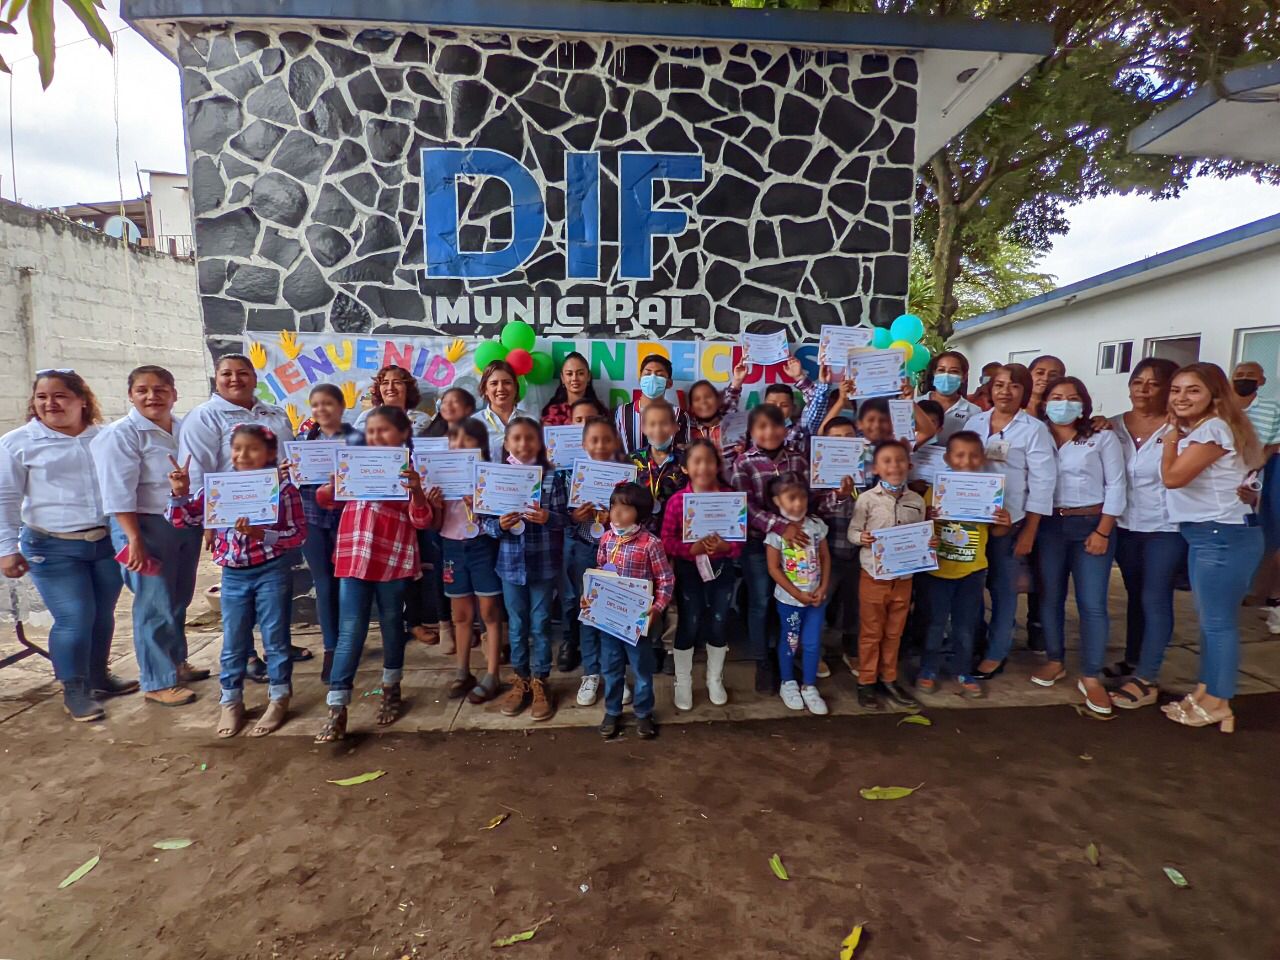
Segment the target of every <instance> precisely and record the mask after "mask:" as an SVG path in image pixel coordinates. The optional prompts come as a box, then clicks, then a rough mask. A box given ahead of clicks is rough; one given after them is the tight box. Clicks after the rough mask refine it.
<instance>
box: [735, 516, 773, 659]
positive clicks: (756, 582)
mask: <svg viewBox="0 0 1280 960" xmlns="http://www.w3.org/2000/svg"><path fill="white" fill-rule="evenodd" d="M742 579H743V581H744V583H745V584H746V588H747V658H748V659H749V660H756V661H763V660H766V659H768V657H769V648H770V647H771V646H773V644H771V643H770V642H769V639H770V638H769V611H770V609H771V608H772V607H773V577H771V576H770V575H769V560H768V554H767V552H766V550H765V546H764V541H763V540H755V539H751V538H748V539H747V543H746V546H744V547H743V548H742Z"/></svg>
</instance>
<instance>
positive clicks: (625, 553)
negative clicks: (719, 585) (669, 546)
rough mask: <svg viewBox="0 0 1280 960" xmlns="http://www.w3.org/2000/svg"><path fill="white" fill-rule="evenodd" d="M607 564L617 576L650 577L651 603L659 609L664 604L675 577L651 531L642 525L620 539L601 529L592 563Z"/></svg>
mask: <svg viewBox="0 0 1280 960" xmlns="http://www.w3.org/2000/svg"><path fill="white" fill-rule="evenodd" d="M610 564H612V565H613V567H614V571H613V572H614V573H616V574H617V575H618V576H620V577H635V578H637V579H639V580H652V581H653V605H654V606H655V607H657V608H658V611H659V612H662V611H663V610H665V609H666V608H667V604H668V603H670V602H671V589H672V587H673V586H674V585H675V582H676V578H675V575H674V574H673V573H672V572H671V564H670V563H668V562H667V554H666V551H665V550H663V549H662V541H661V540H659V539H658V538H657V537H655V536H654V535H653V534H652V533H650V532H649V531H648V530H645V529H644V528H643V527H642V528H641V529H640V532H639V533H637V534H635V535H633V536H631V537H628V538H626V539H623V538H622V537H619V536H618V535H617V534H615V533H614V532H613V531H612V530H605V532H604V536H603V537H601V538H600V546H599V547H598V548H597V550H596V565H597V566H599V567H602V568H606V567H608V566H609V565H610Z"/></svg>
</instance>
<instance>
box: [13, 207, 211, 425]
mask: <svg viewBox="0 0 1280 960" xmlns="http://www.w3.org/2000/svg"><path fill="white" fill-rule="evenodd" d="M195 272H196V271H195V266H194V265H193V264H192V263H191V262H190V261H189V260H177V259H174V258H173V257H169V256H166V255H162V254H156V253H151V252H149V251H142V250H136V249H128V248H126V247H124V246H123V245H122V244H121V243H120V241H117V240H112V239H111V238H109V237H106V236H104V235H102V234H101V233H98V232H97V231H94V230H89V229H87V228H85V227H81V226H78V225H76V224H73V223H71V222H69V221H67V220H63V219H61V218H58V217H54V216H51V215H49V214H46V213H43V212H41V211H38V210H32V209H30V208H28V207H22V206H19V205H17V204H13V203H8V202H6V201H0V344H3V345H4V346H3V354H2V356H3V363H4V376H2V377H0V430H10V429H12V428H13V427H16V426H18V425H19V424H20V423H22V422H23V421H25V420H26V410H27V399H28V394H29V391H30V387H31V381H32V379H33V377H34V375H35V371H36V370H40V369H44V368H46V367H70V368H72V369H74V370H76V371H77V372H79V373H80V374H81V375H82V376H84V377H85V379H87V380H88V381H89V384H90V386H91V387H93V389H94V392H95V393H97V395H98V398H99V400H100V401H101V404H102V408H103V412H104V413H105V414H106V415H107V416H108V417H109V418H112V419H114V418H116V417H118V416H121V415H122V414H124V413H125V412H127V409H128V408H127V401H126V399H125V383H126V377H127V375H128V373H129V371H130V370H131V369H133V368H134V367H135V366H137V365H138V364H141V363H158V364H161V365H162V366H165V367H167V368H168V369H169V370H171V371H173V374H174V377H175V378H176V379H177V383H178V394H179V403H178V409H179V411H185V410H189V409H190V408H191V407H193V406H194V405H195V404H197V403H199V402H200V401H202V400H204V399H205V398H206V397H208V395H209V386H208V385H209V380H208V375H207V374H206V372H205V352H204V351H203V350H202V349H201V327H200V304H199V300H198V297H197V295H196V278H195Z"/></svg>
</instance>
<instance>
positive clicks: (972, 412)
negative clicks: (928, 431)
mask: <svg viewBox="0 0 1280 960" xmlns="http://www.w3.org/2000/svg"><path fill="white" fill-rule="evenodd" d="M981 412H982V408H981V407H979V406H978V405H977V404H976V403H970V402H969V401H968V400H967V399H965V398H964V397H959V398H957V399H956V402H955V403H953V404H952V405H951V406H950V407H949V408H948V409H947V412H946V413H945V414H944V415H943V417H942V430H941V431H939V433H938V435H937V436H936V437H934V440H933V442H934V443H937V444H943V445H945V444H946V442H947V441H948V440H950V439H951V435H952V434H953V433H959V432H960V431H961V430H963V429H965V426H966V425H967V424H968V422H969V421H970V420H971V419H972V418H974V417H976V416H977V415H978V414H980V413H981Z"/></svg>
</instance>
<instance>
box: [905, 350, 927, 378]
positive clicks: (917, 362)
mask: <svg viewBox="0 0 1280 960" xmlns="http://www.w3.org/2000/svg"><path fill="white" fill-rule="evenodd" d="M931 359H932V356H931V355H930V353H929V348H928V347H926V346H925V345H924V344H923V343H917V344H915V345H914V346H913V347H912V348H911V359H910V360H908V361H907V369H908V370H909V371H910V372H911V373H919V372H920V371H921V370H923V369H924V368H925V367H927V366H928V365H929V361H930V360H931Z"/></svg>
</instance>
